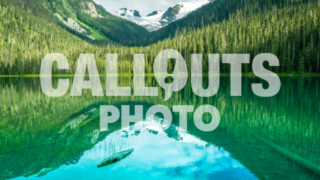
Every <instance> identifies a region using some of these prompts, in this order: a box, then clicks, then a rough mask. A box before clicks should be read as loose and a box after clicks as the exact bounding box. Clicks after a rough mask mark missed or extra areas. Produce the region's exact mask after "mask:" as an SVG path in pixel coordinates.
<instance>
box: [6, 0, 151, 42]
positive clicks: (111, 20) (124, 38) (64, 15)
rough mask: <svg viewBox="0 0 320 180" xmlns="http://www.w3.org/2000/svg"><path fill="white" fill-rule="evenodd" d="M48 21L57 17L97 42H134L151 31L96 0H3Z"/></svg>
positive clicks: (76, 33)
mask: <svg viewBox="0 0 320 180" xmlns="http://www.w3.org/2000/svg"><path fill="white" fill-rule="evenodd" d="M3 1H4V2H10V3H12V4H14V5H15V6H16V7H20V8H22V9H24V10H25V11H27V12H31V13H32V14H33V15H35V16H39V17H41V18H42V19H43V18H46V19H47V21H48V22H49V21H55V22H57V23H58V24H59V25H60V26H61V27H63V28H65V29H66V30H68V31H69V32H71V33H72V34H75V35H77V36H79V37H80V38H82V39H85V40H87V41H92V40H95V41H94V42H95V43H104V44H105V43H119V44H126V45H134V43H133V40H138V39H141V37H142V36H143V35H144V34H145V33H147V31H146V30H145V29H144V28H142V27H141V26H139V25H137V24H135V23H132V22H130V21H127V20H124V19H123V18H119V17H117V16H115V15H112V14H110V13H109V12H107V11H106V10H105V9H104V8H103V7H102V6H100V5H97V4H96V3H95V2H93V1H92V0H11V1H9V0H3Z"/></svg>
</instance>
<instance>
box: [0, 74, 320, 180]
mask: <svg viewBox="0 0 320 180" xmlns="http://www.w3.org/2000/svg"><path fill="white" fill-rule="evenodd" d="M68 78H69V79H70V80H71V81H72V78H71V77H68ZM206 81H207V80H206V79H204V82H206ZM242 81H243V83H242V84H243V85H242V94H243V96H242V97H231V96H230V77H221V78H220V87H219V91H218V93H217V94H216V95H215V96H213V97H210V98H200V97H198V96H196V95H194V93H193V92H192V89H191V85H190V82H189V83H188V84H187V85H186V87H185V88H184V89H183V90H181V91H179V92H176V93H173V95H172V97H171V98H170V99H169V100H168V101H165V102H164V101H163V99H164V91H163V90H162V89H161V88H160V93H159V96H157V97H134V96H131V97H92V95H91V92H90V91H89V90H85V91H84V93H83V96H81V97H70V96H69V93H68V94H67V95H65V96H63V97H59V98H50V97H47V96H46V95H44V94H43V92H42V90H41V86H40V80H39V78H0V97H1V99H0V100H1V102H0V112H1V115H0V119H1V120H0V144H1V145H0V179H57V178H59V179H75V178H76V179H107V178H109V179H128V178H134V179H318V178H319V174H318V172H317V168H318V169H319V166H320V155H319V154H320V145H319V140H320V139H319V138H320V121H319V115H320V107H319V102H320V97H319V96H320V92H319V88H320V87H319V83H320V82H319V78H318V77H307V78H306V77H281V82H282V86H281V90H280V92H279V93H278V94H277V95H276V96H274V97H271V98H261V97H258V96H256V95H254V93H253V92H252V90H251V84H252V83H257V82H261V80H260V79H258V78H254V77H243V78H242ZM101 82H105V79H104V78H103V77H101ZM56 83H57V79H56V78H55V79H54V85H56ZM119 85H120V86H125V87H127V86H130V87H133V79H132V77H120V78H119ZM146 85H147V86H149V87H151V86H158V85H157V82H156V80H155V79H154V78H153V77H147V78H146ZM204 87H206V83H205V85H204ZM206 104H210V105H213V106H215V107H216V108H217V109H218V110H219V113H220V116H221V121H220V124H219V127H218V128H217V129H216V130H214V131H212V132H202V131H200V130H199V129H198V128H197V127H196V126H195V124H194V122H193V114H192V113H189V114H188V128H187V129H182V128H180V127H179V116H178V114H177V113H172V115H173V122H172V124H171V125H170V127H169V128H168V129H167V130H162V129H161V128H159V123H158V121H157V120H156V119H153V120H152V123H148V122H147V121H146V117H144V118H143V119H141V122H139V123H138V124H135V125H131V126H129V127H125V128H123V127H121V123H120V121H117V122H116V123H114V124H111V125H110V130H109V131H107V132H101V131H100V105H113V106H116V107H118V108H119V109H121V106H123V105H129V106H130V107H132V108H131V111H132V113H134V106H135V105H141V106H143V109H144V112H145V111H147V110H148V109H149V108H150V107H152V106H153V105H164V106H166V107H168V108H169V109H172V106H174V105H193V106H194V107H195V109H197V108H198V107H199V106H201V105H206ZM137 127H138V128H137ZM270 144H271V145H270ZM130 148H134V152H133V153H132V154H130V155H129V156H128V157H126V158H124V159H122V160H121V161H119V162H117V163H114V164H111V165H109V166H105V167H102V168H98V167H97V165H98V164H99V163H100V162H102V161H103V160H104V159H105V158H107V157H109V156H111V155H113V154H116V153H118V152H121V151H124V150H127V149H130ZM279 149H280V150H279ZM292 154H294V156H292ZM296 157H299V158H298V159H297V158H296ZM299 159H300V160H299ZM306 164H309V165H310V164H311V166H306Z"/></svg>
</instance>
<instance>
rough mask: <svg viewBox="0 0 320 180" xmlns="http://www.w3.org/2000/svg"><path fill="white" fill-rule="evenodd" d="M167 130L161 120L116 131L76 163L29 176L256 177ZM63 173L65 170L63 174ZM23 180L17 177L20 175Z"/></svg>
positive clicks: (185, 134)
mask: <svg viewBox="0 0 320 180" xmlns="http://www.w3.org/2000/svg"><path fill="white" fill-rule="evenodd" d="M169 129H170V130H168V131H167V132H168V133H169V134H176V136H175V137H178V138H170V137H169V136H168V134H167V133H166V132H164V131H163V130H162V128H161V125H160V124H159V123H157V122H148V121H144V122H139V123H137V124H136V125H134V126H130V127H128V128H124V129H121V130H118V131H116V132H113V133H112V134H110V135H108V136H107V137H106V138H105V139H103V140H102V141H100V142H99V143H97V144H96V145H95V146H94V147H93V148H92V149H90V150H88V151H86V152H84V154H83V156H82V157H81V158H80V159H79V161H78V162H77V163H75V164H68V165H63V166H62V167H60V168H59V169H57V170H55V171H52V172H50V173H48V174H44V173H45V172H49V171H50V170H51V169H50V168H44V169H42V170H40V172H39V173H37V174H36V175H35V176H32V177H30V178H28V179H39V178H37V177H36V176H38V177H39V176H42V178H43V179H57V178H59V179H70V178H77V179H102V178H103V179H105V178H110V179H129V178H130V179H131V178H133V179H150V178H152V179H199V178H200V179H212V178H219V177H220V178H223V179H256V178H255V177H254V175H253V174H252V173H250V171H249V170H247V169H246V168H245V167H244V166H243V165H242V164H241V163H240V162H238V161H237V160H235V159H233V158H232V157H231V156H230V154H229V153H228V152H227V151H225V150H224V149H223V148H218V147H215V146H213V145H210V144H208V143H207V142H205V141H202V140H200V139H198V138H197V137H195V136H193V135H190V134H189V133H188V132H186V131H184V130H182V129H180V128H178V127H176V126H174V125H173V126H172V127H170V128H169ZM128 148H134V152H133V153H132V154H131V155H130V156H128V157H126V158H125V159H123V160H121V161H120V162H117V163H115V164H112V165H109V166H107V167H103V168H101V169H98V168H97V164H98V163H100V162H101V161H102V160H103V159H105V158H106V157H108V156H110V155H113V154H115V153H117V152H120V151H123V150H125V149H128ZM61 175H63V176H62V177H61ZM18 179H19V178H18Z"/></svg>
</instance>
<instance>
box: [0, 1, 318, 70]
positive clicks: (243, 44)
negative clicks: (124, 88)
mask: <svg viewBox="0 0 320 180" xmlns="http://www.w3.org/2000/svg"><path fill="white" fill-rule="evenodd" d="M17 1H19V0H14V1H13V2H9V1H7V0H1V1H0V2H1V4H0V37H1V38H0V48H1V50H0V63H1V64H0V74H1V75H22V74H38V73H39V70H40V63H41V59H42V58H43V57H44V56H45V55H47V54H49V53H62V54H64V55H65V56H66V57H67V58H68V60H69V64H70V69H69V70H67V71H64V72H59V73H64V74H68V73H70V74H71V73H74V72H75V68H76V62H77V59H78V58H79V55H80V54H81V53H92V54H95V59H96V61H97V65H98V69H99V73H100V74H104V73H105V57H106V56H105V55H106V54H108V53H112V54H114V53H116V54H118V63H119V67H118V68H119V70H118V72H119V73H132V71H133V70H132V68H133V55H134V54H138V53H142V54H146V72H147V73H152V64H153V61H154V59H155V57H156V56H157V55H158V53H159V52H160V51H161V50H164V49H169V48H171V49H175V50H178V51H179V52H180V53H181V54H182V55H183V56H184V58H185V60H186V61H187V64H188V66H190V57H191V54H195V53H201V54H203V61H204V62H203V64H204V65H206V61H207V59H208V54H210V53H219V54H223V53H248V54H250V57H251V60H252V59H253V58H254V57H255V56H256V55H257V54H260V53H273V54H275V55H277V57H278V58H279V60H280V64H281V65H280V67H276V68H274V67H273V69H272V70H273V71H274V72H277V73H292V72H297V73H301V74H303V73H319V71H320V62H319V61H320V60H319V58H320V57H319V55H320V54H319V53H320V25H319V22H320V21H319V20H320V19H319V17H320V0H313V1H307V0H240V1H239V0H229V1H226V0H216V1H214V2H212V3H210V4H208V5H206V6H204V7H202V8H200V9H199V10H197V11H195V12H193V13H191V14H189V15H188V16H187V17H185V18H183V19H181V20H179V21H176V22H174V23H172V24H170V25H168V26H167V27H165V28H163V29H160V30H158V31H156V32H153V33H149V34H147V33H141V34H140V35H138V33H136V34H135V35H132V34H126V35H123V34H121V32H120V33H119V32H114V31H108V30H107V29H106V30H105V31H104V30H103V29H102V28H101V29H102V30H101V32H105V33H106V34H107V33H110V34H111V35H112V34H114V37H115V38H114V39H112V38H109V39H107V40H100V41H92V40H88V39H86V38H85V37H83V38H81V35H80V34H77V33H76V32H74V31H72V30H69V31H66V29H67V28H66V27H63V25H61V24H59V23H57V21H54V20H52V19H53V18H52V16H51V15H50V14H48V13H47V14H46V13H45V12H44V10H42V9H37V8H34V7H27V6H32V3H31V2H33V1H32V0H28V1H29V2H30V3H26V4H25V5H21V4H20V6H19V5H17V4H15V2H17ZM31 10H33V11H31ZM42 14H44V15H43V16H40V15H42ZM79 14H80V15H79V17H78V18H79V19H80V18H82V19H81V20H82V21H85V22H87V24H89V25H90V26H91V27H95V28H99V27H105V28H107V27H108V24H103V22H99V21H93V20H92V19H91V18H90V17H88V16H87V15H85V14H81V13H79ZM123 21H124V20H123ZM101 24H102V25H101ZM111 29H112V28H111ZM127 31H130V30H129V29H128V30H127ZM111 35H110V37H111ZM79 37H80V38H79ZM121 38H123V39H121ZM134 45H135V46H134ZM172 66H173V64H171V66H170V67H169V68H172ZM189 70H190V68H189ZM206 70H207V68H206V67H205V68H204V71H206ZM228 71H229V66H228V65H221V72H222V73H228ZM243 71H244V73H249V72H251V71H252V70H251V66H250V65H245V66H244V68H243ZM55 73H58V72H57V71H55Z"/></svg>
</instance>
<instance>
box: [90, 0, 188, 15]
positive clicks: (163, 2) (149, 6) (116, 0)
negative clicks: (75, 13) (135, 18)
mask: <svg viewBox="0 0 320 180" xmlns="http://www.w3.org/2000/svg"><path fill="white" fill-rule="evenodd" d="M93 1H94V2H96V3H97V4H100V5H102V6H103V7H104V8H105V9H106V10H107V11H109V12H110V13H112V14H114V13H115V12H116V11H118V10H119V9H120V8H124V7H126V8H128V9H133V10H137V11H139V12H140V14H141V16H146V15H147V14H149V13H151V12H153V11H155V10H162V11H166V10H167V9H168V8H169V7H172V6H174V5H175V4H177V3H180V2H188V1H192V0H93Z"/></svg>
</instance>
